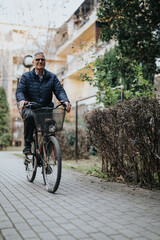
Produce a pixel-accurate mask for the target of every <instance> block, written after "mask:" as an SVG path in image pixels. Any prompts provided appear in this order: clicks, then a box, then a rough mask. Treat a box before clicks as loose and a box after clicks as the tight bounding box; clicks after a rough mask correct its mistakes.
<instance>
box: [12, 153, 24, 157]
mask: <svg viewBox="0 0 160 240" xmlns="http://www.w3.org/2000/svg"><path fill="white" fill-rule="evenodd" d="M13 155H15V156H16V157H19V158H24V154H23V153H14V154H13Z"/></svg>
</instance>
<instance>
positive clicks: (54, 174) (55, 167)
mask: <svg viewBox="0 0 160 240" xmlns="http://www.w3.org/2000/svg"><path fill="white" fill-rule="evenodd" d="M61 169H62V164H61V152H60V147H59V144H58V141H57V139H56V138H55V137H54V136H50V137H48V139H47V143H46V145H45V146H43V178H44V182H45V184H46V188H47V190H48V191H49V192H52V193H54V192H56V190H57V189H58V187H59V184H60V180H61Z"/></svg>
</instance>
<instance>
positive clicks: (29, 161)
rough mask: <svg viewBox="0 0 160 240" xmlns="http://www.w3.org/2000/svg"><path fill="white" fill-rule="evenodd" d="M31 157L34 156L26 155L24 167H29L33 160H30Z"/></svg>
mask: <svg viewBox="0 0 160 240" xmlns="http://www.w3.org/2000/svg"><path fill="white" fill-rule="evenodd" d="M29 156H32V154H26V158H25V159H24V165H28V164H29V163H31V161H32V158H31V159H30V158H29Z"/></svg>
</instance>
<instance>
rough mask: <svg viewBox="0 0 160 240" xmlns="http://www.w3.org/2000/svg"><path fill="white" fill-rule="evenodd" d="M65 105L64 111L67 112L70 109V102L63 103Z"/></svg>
mask: <svg viewBox="0 0 160 240" xmlns="http://www.w3.org/2000/svg"><path fill="white" fill-rule="evenodd" d="M64 104H65V105H66V111H67V112H68V113H69V112H70V110H71V104H70V103H69V102H65V103H64Z"/></svg>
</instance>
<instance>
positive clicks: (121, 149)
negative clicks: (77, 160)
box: [85, 98, 160, 188]
mask: <svg viewBox="0 0 160 240" xmlns="http://www.w3.org/2000/svg"><path fill="white" fill-rule="evenodd" d="M85 122H86V125H87V129H88V135H89V138H90V141H91V144H92V145H93V146H95V147H96V149H97V150H98V152H99V154H100V155H101V156H102V172H103V173H105V174H107V175H108V177H110V178H116V177H121V178H122V179H124V181H127V182H132V183H133V182H134V183H136V184H139V185H140V186H146V187H148V188H152V187H160V105H159V103H158V100H157V99H155V98H140V99H131V100H128V101H125V102H124V103H119V104H117V105H116V106H113V107H109V108H107V109H102V110H101V109H96V110H94V111H92V112H90V113H87V114H86V115H85Z"/></svg>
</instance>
